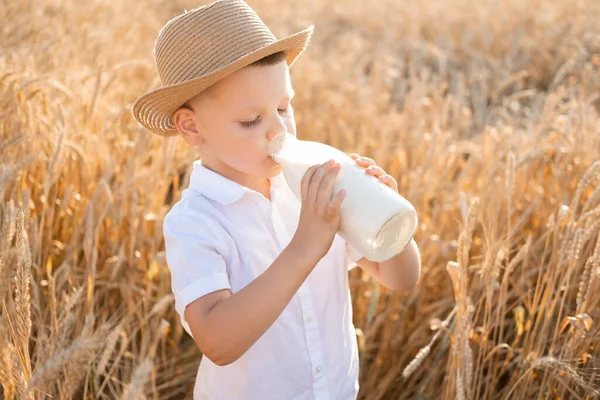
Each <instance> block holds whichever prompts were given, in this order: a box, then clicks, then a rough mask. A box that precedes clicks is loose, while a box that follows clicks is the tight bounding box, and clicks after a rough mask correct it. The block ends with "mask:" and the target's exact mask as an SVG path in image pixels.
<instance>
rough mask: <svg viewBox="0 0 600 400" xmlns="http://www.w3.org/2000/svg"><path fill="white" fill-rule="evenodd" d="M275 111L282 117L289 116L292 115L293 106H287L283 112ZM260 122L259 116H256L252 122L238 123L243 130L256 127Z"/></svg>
mask: <svg viewBox="0 0 600 400" xmlns="http://www.w3.org/2000/svg"><path fill="white" fill-rule="evenodd" d="M277 111H279V112H280V113H282V114H284V115H290V114H293V113H294V107H293V106H292V105H291V104H290V105H289V106H288V108H286V109H285V110H280V109H279V110H277ZM260 120H261V118H260V115H259V116H258V117H256V119H254V120H253V121H241V122H240V124H242V126H243V127H244V128H251V127H253V126H256V125H258V124H259V123H260Z"/></svg>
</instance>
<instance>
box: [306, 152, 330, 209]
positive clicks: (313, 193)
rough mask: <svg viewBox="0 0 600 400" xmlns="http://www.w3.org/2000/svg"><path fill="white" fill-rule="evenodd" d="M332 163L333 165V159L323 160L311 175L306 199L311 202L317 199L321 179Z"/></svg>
mask: <svg viewBox="0 0 600 400" xmlns="http://www.w3.org/2000/svg"><path fill="white" fill-rule="evenodd" d="M332 165H333V160H329V161H327V162H324V163H323V164H321V165H320V166H319V167H318V168H317V170H316V171H315V173H314V175H313V176H312V178H311V180H310V184H309V185H308V195H307V200H308V201H309V202H310V203H311V204H314V203H315V202H316V201H317V195H318V193H319V187H320V186H321V180H322V179H323V177H324V176H325V174H327V172H328V171H329V169H330V168H331V166H332Z"/></svg>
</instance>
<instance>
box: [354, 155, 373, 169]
mask: <svg viewBox="0 0 600 400" xmlns="http://www.w3.org/2000/svg"><path fill="white" fill-rule="evenodd" d="M356 163H357V164H358V165H360V166H361V167H369V166H371V165H377V164H376V163H375V161H373V160H372V159H370V158H365V157H360V158H358V159H357V160H356Z"/></svg>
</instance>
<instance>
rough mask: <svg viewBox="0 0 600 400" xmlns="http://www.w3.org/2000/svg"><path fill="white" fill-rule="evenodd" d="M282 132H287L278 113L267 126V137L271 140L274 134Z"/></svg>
mask: <svg viewBox="0 0 600 400" xmlns="http://www.w3.org/2000/svg"><path fill="white" fill-rule="evenodd" d="M284 132H287V126H286V125H285V122H284V120H283V118H281V116H280V115H277V116H276V117H275V118H274V120H273V123H272V124H271V126H269V128H268V129H267V139H268V140H269V141H271V140H273V138H274V137H275V136H277V135H279V134H280V133H284Z"/></svg>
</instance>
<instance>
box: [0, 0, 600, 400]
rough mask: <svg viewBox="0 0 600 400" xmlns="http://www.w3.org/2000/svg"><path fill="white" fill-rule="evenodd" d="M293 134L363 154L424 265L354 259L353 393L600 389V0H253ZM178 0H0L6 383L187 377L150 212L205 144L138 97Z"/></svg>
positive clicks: (148, 386) (190, 355)
mask: <svg viewBox="0 0 600 400" xmlns="http://www.w3.org/2000/svg"><path fill="white" fill-rule="evenodd" d="M249 3H250V5H252V6H253V7H254V8H255V10H256V11H257V12H258V14H259V15H260V16H261V17H262V18H263V20H264V21H265V22H266V23H267V25H268V26H269V27H270V28H271V30H272V31H273V32H274V34H275V35H276V36H278V37H282V36H284V35H288V34H291V33H294V32H296V31H299V30H301V29H304V28H305V27H307V26H308V25H310V24H314V25H315V34H314V35H313V38H312V41H311V44H310V46H309V48H308V50H307V51H306V52H305V53H304V54H303V55H302V57H300V59H299V60H298V62H297V63H296V64H295V65H294V67H293V68H292V79H293V84H294V87H295V90H296V93H297V95H296V98H295V103H294V105H295V108H296V110H297V111H296V114H297V117H296V119H297V124H298V136H299V137H300V138H301V139H307V140H318V141H322V142H324V143H328V144H330V145H333V146H335V147H337V148H339V149H341V150H343V151H345V152H348V153H349V152H357V153H360V154H362V155H364V156H368V157H372V158H374V159H375V161H376V162H377V163H378V164H379V165H381V166H382V167H383V168H384V169H386V170H387V171H388V172H389V173H390V174H391V175H393V176H394V177H395V178H396V179H397V181H398V184H399V187H400V192H401V194H403V195H404V197H406V198H407V199H408V200H409V201H411V202H412V203H413V204H414V205H415V207H416V208H417V212H418V214H419V218H420V226H419V229H418V231H417V233H416V236H415V239H416V241H417V243H418V245H419V247H420V251H421V256H422V262H423V270H422V275H421V279H420V281H419V283H418V285H417V287H416V288H415V289H414V290H412V291H410V292H407V293H403V294H396V293H393V292H390V291H387V290H386V289H385V288H382V287H380V286H378V285H377V284H376V283H375V282H374V281H373V280H371V279H369V277H368V276H366V275H365V274H364V273H361V271H360V269H354V270H352V271H351V276H350V278H351V292H352V298H353V307H354V319H355V325H356V327H357V338H358V342H359V351H360V357H361V366H360V385H361V390H360V394H359V398H360V399H369V400H375V399H394V400H395V399H417V400H426V399H439V398H441V399H459V400H460V399H469V400H475V399H479V400H482V399H485V400H487V399H499V400H500V399H597V398H600V369H599V368H600V360H599V357H600V351H599V348H600V329H599V321H600V294H599V293H600V234H599V231H600V114H599V113H600V107H599V106H600V92H599V90H600V25H599V24H598V21H600V2H598V1H597V0H573V1H564V0H544V1H542V0H505V1H503V2H496V1H493V0H480V1H477V2H474V1H469V0H451V1H444V0H430V1H427V2H409V1H406V0H379V1H373V0H345V1H342V0H332V1H319V0H305V1H297V2H292V1H288V0H283V1H275V0H249ZM203 4H207V2H204V3H197V2H192V1H187V0H186V1H182V0H173V1H158V0H144V1H136V2H123V1H119V0H89V1H86V2H76V1H73V0H39V1H32V0H4V1H2V2H0V21H2V23H1V29H0V307H1V308H0V384H1V387H2V388H1V389H0V398H4V399H46V398H55V399H86V400H87V399H186V398H187V399H191V394H192V388H193V384H194V378H195V374H196V370H197V366H198V362H199V360H200V357H201V355H200V353H199V351H198V350H197V349H196V346H195V344H194V342H193V340H192V339H191V338H190V337H189V336H187V335H186V334H185V332H184V331H183V329H182V327H181V325H180V323H179V320H178V317H177V314H176V312H175V310H174V302H173V296H172V294H171V288H170V281H169V272H168V269H167V266H166V262H165V253H164V243H163V240H162V229H161V221H162V218H163V217H164V215H165V213H166V212H167V211H168V210H169V208H170V207H171V206H172V205H173V204H174V202H175V201H177V199H178V198H179V196H180V193H181V191H182V190H183V189H184V188H185V187H186V186H187V182H188V181H187V179H188V178H189V172H190V165H191V162H192V161H193V160H195V159H198V158H200V157H201V155H200V154H199V153H198V152H196V151H195V150H193V149H190V148H188V147H187V145H186V144H185V143H184V142H183V140H181V139H178V138H172V139H167V140H165V139H163V138H160V137H154V136H152V135H151V134H149V133H148V132H147V131H145V130H144V129H143V128H141V127H140V126H139V125H138V124H137V123H136V122H135V120H133V118H132V117H131V105H132V103H133V101H134V100H135V99H136V98H137V96H139V95H140V94H141V93H143V92H145V91H147V90H148V89H151V88H153V87H156V86H158V85H159V79H158V75H157V72H156V69H155V66H154V60H153V55H152V48H153V44H154V40H155V38H156V34H157V32H158V30H159V29H160V27H161V26H162V25H163V24H164V23H165V22H166V21H168V20H169V19H170V18H172V17H173V16H175V15H177V14H179V13H181V12H183V11H184V10H190V9H192V8H195V7H198V6H200V5H203Z"/></svg>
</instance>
